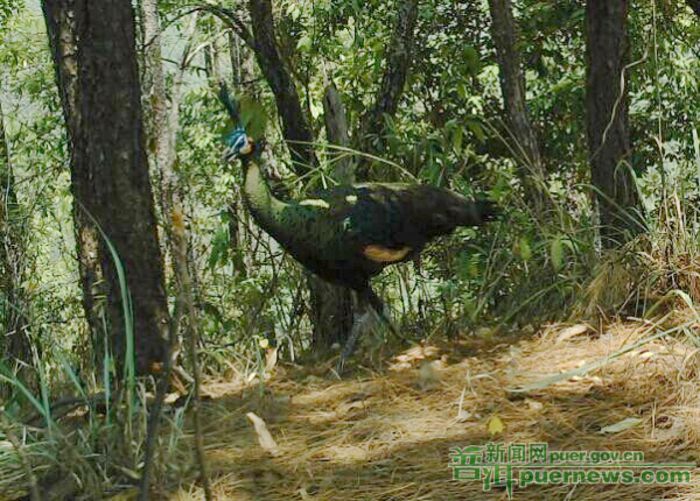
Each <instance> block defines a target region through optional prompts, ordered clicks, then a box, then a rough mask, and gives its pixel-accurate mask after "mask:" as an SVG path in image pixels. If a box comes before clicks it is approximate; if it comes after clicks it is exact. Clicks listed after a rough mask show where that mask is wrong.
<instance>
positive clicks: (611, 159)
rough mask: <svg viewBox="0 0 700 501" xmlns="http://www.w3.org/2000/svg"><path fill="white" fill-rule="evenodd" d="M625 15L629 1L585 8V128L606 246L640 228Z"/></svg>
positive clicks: (593, 0) (596, 0)
mask: <svg viewBox="0 0 700 501" xmlns="http://www.w3.org/2000/svg"><path fill="white" fill-rule="evenodd" d="M627 11H628V1H627V0H618V1H615V2H610V1H608V0H588V2H587V3H586V60H587V75H586V129H587V135H588V149H589V153H590V163H591V178H592V184H593V186H594V187H595V196H596V199H597V202H598V209H599V213H600V223H601V241H602V243H603V246H605V247H614V246H617V245H619V244H621V243H624V242H625V241H627V240H628V239H629V238H630V236H631V235H634V234H635V233H638V232H639V231H640V230H641V229H642V227H641V225H640V223H639V222H638V217H636V216H637V213H638V210H639V209H640V201H639V197H638V193H637V189H636V186H635V184H634V179H633V177H632V173H631V172H630V169H631V166H630V165H629V156H630V137H629V123H628V113H627V108H628V97H627V94H628V93H627V87H628V86H627V82H626V80H624V79H625V74H624V73H625V61H626V59H627V55H628V48H629V47H628V39H627Z"/></svg>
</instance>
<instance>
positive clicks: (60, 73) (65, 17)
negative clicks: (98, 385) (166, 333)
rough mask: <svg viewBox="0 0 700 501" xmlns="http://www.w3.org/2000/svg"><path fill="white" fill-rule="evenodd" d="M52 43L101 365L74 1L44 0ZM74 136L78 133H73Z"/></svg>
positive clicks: (85, 295) (101, 291)
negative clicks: (81, 148) (84, 199)
mask: <svg viewBox="0 0 700 501" xmlns="http://www.w3.org/2000/svg"><path fill="white" fill-rule="evenodd" d="M42 6H43V9H44V18H45V21H46V27H47V32H48V35H49V44H50V46H51V51H52V55H53V59H54V64H55V67H56V78H57V82H58V91H59V93H60V98H61V104H62V107H63V115H64V119H65V122H66V125H67V128H68V131H69V134H68V139H69V141H70V143H71V144H70V154H71V166H73V167H72V168H71V190H72V192H73V207H72V212H73V224H74V231H75V241H76V250H77V254H78V272H79V275H80V285H81V289H82V303H83V310H84V311H85V317H86V320H87V322H88V326H89V330H90V338H91V340H92V343H91V344H92V352H93V353H92V356H93V360H92V366H93V367H95V368H98V367H99V366H100V364H101V362H102V360H103V353H104V350H105V348H106V346H105V344H104V339H105V332H104V327H103V323H102V311H103V309H104V308H103V307H102V304H101V303H102V301H101V299H100V298H104V297H105V296H106V293H107V292H106V291H107V288H106V283H105V277H104V270H103V269H102V265H101V262H102V256H101V254H102V253H103V252H104V251H105V249H104V247H102V246H101V245H100V235H99V232H98V231H97V228H96V227H95V225H94V224H93V223H92V221H90V218H89V217H88V215H87V214H86V213H85V211H84V210H83V209H82V207H81V205H80V202H79V200H80V198H79V197H78V196H77V193H78V190H79V189H83V190H84V189H85V188H81V187H83V186H85V185H86V184H87V183H88V175H87V169H86V167H85V166H86V161H85V159H84V158H83V157H81V156H80V155H78V153H77V148H76V146H75V143H76V141H77V137H78V134H79V131H80V130H81V128H82V123H83V120H82V115H81V113H80V103H79V93H78V53H77V52H78V43H77V39H76V34H77V27H76V24H75V22H76V19H75V14H74V3H73V2H72V1H65V2H57V1H48V0H47V1H44V2H43V3H42ZM73 136H74V137H73Z"/></svg>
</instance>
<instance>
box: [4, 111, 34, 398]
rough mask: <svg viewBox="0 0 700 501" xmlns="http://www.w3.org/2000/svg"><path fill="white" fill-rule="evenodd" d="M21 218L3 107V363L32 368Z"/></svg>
mask: <svg viewBox="0 0 700 501" xmlns="http://www.w3.org/2000/svg"><path fill="white" fill-rule="evenodd" d="M21 217H22V214H21V210H20V207H19V204H18V203H17V196H16V194H15V181H14V174H13V172H12V161H11V157H10V147H9V142H8V138H7V134H6V131H5V117H4V115H3V111H2V106H1V104H0V326H1V330H0V336H1V338H0V360H3V361H5V363H7V364H8V365H9V366H10V367H13V368H18V367H19V364H16V363H15V362H24V363H26V364H29V365H31V361H32V350H31V342H30V339H29V320H28V311H27V306H28V305H27V298H26V296H25V294H24V291H23V290H22V286H21V284H22V280H23V278H24V275H25V273H24V249H25V237H24V230H23V227H22V221H21ZM8 362H9V363H8ZM25 384H26V381H25ZM0 386H4V385H0Z"/></svg>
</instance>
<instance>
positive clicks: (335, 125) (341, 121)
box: [323, 83, 355, 184]
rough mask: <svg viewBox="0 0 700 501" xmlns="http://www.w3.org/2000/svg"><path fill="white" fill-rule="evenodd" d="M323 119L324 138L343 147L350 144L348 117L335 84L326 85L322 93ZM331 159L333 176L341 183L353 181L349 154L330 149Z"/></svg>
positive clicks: (353, 174) (353, 168) (353, 169)
mask: <svg viewBox="0 0 700 501" xmlns="http://www.w3.org/2000/svg"><path fill="white" fill-rule="evenodd" d="M323 120H324V124H325V127H326V138H327V139H328V143H329V144H331V145H337V146H341V147H344V148H348V147H349V146H350V133H349V127H348V119H347V116H346V115H345V106H343V101H342V100H341V99H340V93H339V92H338V89H336V87H335V85H334V84H332V83H330V84H328V85H327V86H326V91H325V92H324V94H323ZM330 156H331V158H332V160H333V163H334V164H333V177H334V178H335V179H336V181H338V182H340V183H343V184H352V183H354V182H355V166H354V163H353V162H352V161H351V158H350V156H349V155H347V153H346V152H343V151H335V150H333V149H331V150H330Z"/></svg>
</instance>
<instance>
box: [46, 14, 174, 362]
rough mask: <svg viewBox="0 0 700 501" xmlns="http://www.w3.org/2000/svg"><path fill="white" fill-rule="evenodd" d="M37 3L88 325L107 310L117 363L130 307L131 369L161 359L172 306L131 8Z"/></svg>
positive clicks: (122, 353)
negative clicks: (63, 138) (64, 146)
mask: <svg viewBox="0 0 700 501" xmlns="http://www.w3.org/2000/svg"><path fill="white" fill-rule="evenodd" d="M43 7H44V13H45V18H46V24H47V29H48V33H49V40H50V43H51V48H52V52H53V57H54V62H55V65H56V68H57V74H58V84H59V88H60V89H61V98H62V104H63V108H64V114H65V116H66V123H67V126H68V133H69V136H70V144H71V190H72V193H73V198H74V200H75V206H74V215H75V217H76V229H77V232H78V254H79V256H80V257H81V258H83V257H85V256H86V255H87V257H88V258H90V262H88V263H81V271H82V272H81V277H82V282H83V291H84V293H85V294H86V295H87V296H88V299H86V301H85V303H86V309H87V312H86V313H87V316H88V319H90V320H91V323H92V324H93V328H95V325H94V323H95V321H96V319H95V317H97V319H99V318H100V317H101V316H103V317H104V320H105V321H106V324H107V329H108V333H109V339H110V344H111V345H112V350H113V352H114V354H115V356H116V360H117V363H118V364H121V363H122V362H123V360H124V354H125V347H126V336H125V332H127V330H126V327H127V325H128V324H127V323H126V320H127V318H126V316H125V311H128V312H129V313H128V316H129V317H131V318H130V320H132V321H133V332H134V338H135V354H136V365H137V370H138V371H139V372H142V373H143V372H146V371H148V370H149V369H151V367H153V364H159V363H160V362H162V360H163V355H164V349H165V343H164V338H165V331H166V329H167V321H168V311H167V306H166V300H165V290H164V286H163V266H162V260H161V255H160V248H159V246H158V238H157V232H156V221H155V215H154V210H153V200H152V191H151V183H150V179H149V175H148V159H147V155H146V148H145V146H146V145H145V142H144V131H143V123H142V116H141V91H140V83H139V75H138V67H137V60H136V51H135V33H134V12H133V9H132V6H131V4H130V2H126V1H114V2H94V1H89V0H43ZM91 218H94V220H95V221H96V222H97V224H99V226H100V228H101V229H102V231H104V233H105V234H106V236H107V238H108V239H109V240H110V242H111V244H112V245H113V246H114V248H115V250H116V252H117V254H118V255H119V259H120V262H121V265H122V266H123V269H124V279H125V281H126V286H127V287H128V293H129V299H128V301H129V304H123V301H122V294H123V292H124V291H123V290H122V285H123V284H122V283H121V282H122V280H121V277H120V271H119V269H118V267H117V266H116V265H115V263H114V262H113V259H112V256H111V255H110V252H109V249H108V247H107V245H106V244H105V242H104V241H103V240H102V239H101V238H99V237H98V233H97V229H96V228H95V224H94V223H93V221H92V219H91ZM93 256H94V257H93ZM92 259H94V260H95V261H94V262H92ZM101 278H103V279H104V282H103V284H101V287H102V286H103V287H104V289H103V291H104V292H105V293H106V299H107V300H106V304H105V305H104V310H103V311H102V312H101V313H98V312H96V311H95V308H96V304H95V298H94V296H93V294H94V291H93V287H95V286H96V285H98V280H99V279H101ZM95 330H97V331H98V332H99V331H102V329H100V328H97V329H95Z"/></svg>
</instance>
